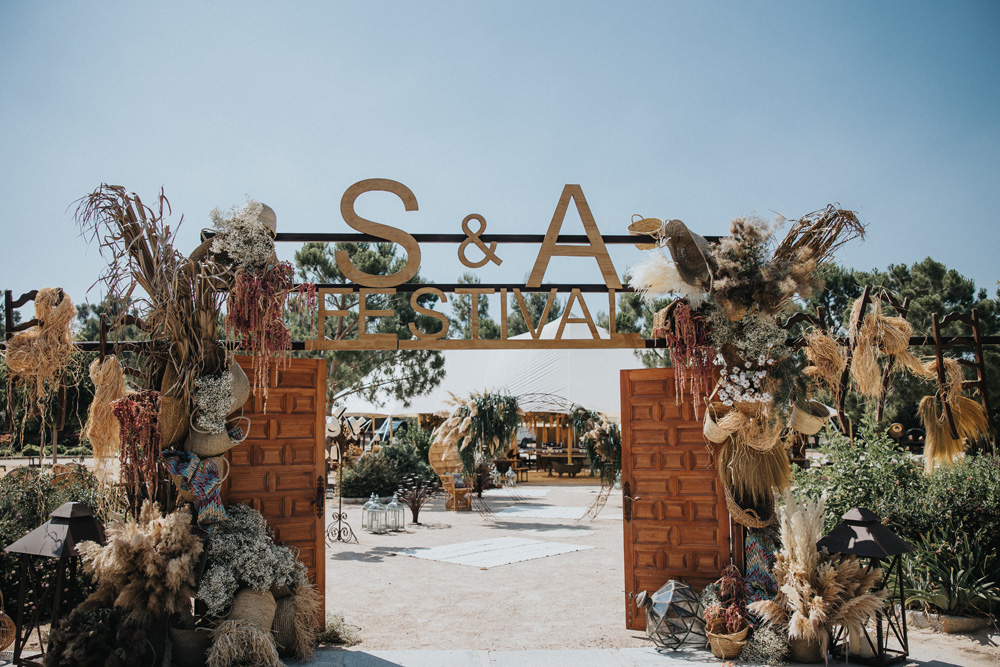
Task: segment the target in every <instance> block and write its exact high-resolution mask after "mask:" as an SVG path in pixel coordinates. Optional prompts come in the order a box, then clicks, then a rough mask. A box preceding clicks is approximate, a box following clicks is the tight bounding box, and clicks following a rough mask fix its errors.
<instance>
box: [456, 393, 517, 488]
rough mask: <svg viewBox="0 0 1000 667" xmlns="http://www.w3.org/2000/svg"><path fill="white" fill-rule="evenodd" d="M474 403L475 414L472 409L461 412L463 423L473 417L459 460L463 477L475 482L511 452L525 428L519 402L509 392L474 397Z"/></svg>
mask: <svg viewBox="0 0 1000 667" xmlns="http://www.w3.org/2000/svg"><path fill="white" fill-rule="evenodd" d="M470 403H473V404H474V405H475V408H476V410H475V412H472V411H471V410H470V408H469V406H468V405H464V406H462V407H460V408H459V409H458V414H460V415H461V417H462V418H463V419H466V418H470V417H471V422H470V424H469V432H468V433H467V434H466V436H465V438H464V439H463V441H462V444H461V445H460V446H459V450H458V456H459V458H460V459H461V460H462V473H463V474H465V475H466V476H467V477H470V478H474V477H475V476H476V473H477V471H479V472H482V471H481V470H480V468H483V469H485V466H487V465H489V464H490V463H492V462H493V461H495V460H496V459H498V458H500V457H501V456H503V455H504V454H506V453H507V451H508V450H509V449H510V443H511V442H512V441H513V440H514V436H515V435H516V434H517V427H518V426H520V424H521V414H520V413H519V412H518V408H517V398H516V397H515V396H511V395H510V394H508V393H506V392H502V393H493V394H483V395H481V396H474V397H473V398H472V399H471V401H470Z"/></svg>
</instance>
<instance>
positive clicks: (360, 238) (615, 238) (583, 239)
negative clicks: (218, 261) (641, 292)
mask: <svg viewBox="0 0 1000 667" xmlns="http://www.w3.org/2000/svg"><path fill="white" fill-rule="evenodd" d="M213 236H215V232H212V231H204V232H202V238H204V239H210V238H212V237H213ZM410 236H412V237H413V239H414V240H415V241H416V242H417V243H461V242H462V241H465V240H466V239H468V238H469V236H468V235H466V234H410ZM475 238H478V239H479V240H481V241H482V242H483V243H490V242H491V241H495V242H496V243H539V244H540V243H542V241H544V240H545V235H544V234H482V235H479V236H478V237H475ZM721 238H722V237H721V236H706V237H705V239H706V240H707V241H708V242H709V243H718V241H719V239H721ZM274 240H275V241H278V242H287V243H305V242H308V241H321V242H324V243H391V241H386V240H385V239H383V238H381V237H378V236H372V235H371V234H358V233H356V232H355V233H351V232H327V233H320V232H278V233H277V234H275V236H274ZM601 240H603V241H604V243H606V244H609V245H631V244H635V243H656V241H657V239H656V237H655V236H652V235H650V234H635V235H633V234H608V235H602V236H601ZM556 243H559V244H563V243H584V244H589V243H590V238H589V237H588V236H587V235H586V234H560V235H559V236H558V237H557V238H556Z"/></svg>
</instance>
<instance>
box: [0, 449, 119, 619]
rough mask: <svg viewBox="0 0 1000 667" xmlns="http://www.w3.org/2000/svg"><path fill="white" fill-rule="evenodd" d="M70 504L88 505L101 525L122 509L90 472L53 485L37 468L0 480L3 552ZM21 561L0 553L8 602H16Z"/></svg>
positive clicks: (2, 586) (1, 588)
mask: <svg viewBox="0 0 1000 667" xmlns="http://www.w3.org/2000/svg"><path fill="white" fill-rule="evenodd" d="M71 501H76V502H82V503H86V504H87V506H88V507H90V508H91V509H92V510H93V511H94V514H95V515H96V516H97V518H98V519H99V520H101V521H102V522H103V521H107V520H108V518H109V514H110V513H111V512H113V511H115V510H120V509H121V505H120V502H119V501H118V500H116V498H115V497H114V496H113V495H112V492H111V491H110V489H109V487H105V486H103V485H102V484H101V483H100V481H99V480H98V479H97V478H96V477H95V476H94V475H93V474H91V473H90V472H81V473H79V474H77V473H74V474H70V475H66V476H63V477H60V478H59V479H58V480H55V482H53V475H52V473H50V472H47V471H42V470H40V469H38V468H34V467H27V466H25V467H19V468H15V469H14V470H11V471H10V472H9V473H8V474H7V475H6V476H4V477H3V478H2V479H0V548H3V547H6V546H7V545H9V544H12V543H13V542H15V541H16V540H19V539H20V538H21V537H23V536H24V535H26V534H27V533H29V532H30V531H32V530H34V529H35V528H37V527H38V526H40V525H42V524H43V523H45V522H46V521H48V520H49V515H50V514H52V512H54V511H55V510H56V509H57V508H58V507H59V506H60V505H62V504H63V503H67V502H71ZM19 558H20V556H18V555H17V554H9V553H7V552H2V551H0V591H2V592H3V596H4V599H5V600H16V599H17V586H18V583H19V580H18V577H19V574H18V573H19V572H20V565H19V562H18V559H19Z"/></svg>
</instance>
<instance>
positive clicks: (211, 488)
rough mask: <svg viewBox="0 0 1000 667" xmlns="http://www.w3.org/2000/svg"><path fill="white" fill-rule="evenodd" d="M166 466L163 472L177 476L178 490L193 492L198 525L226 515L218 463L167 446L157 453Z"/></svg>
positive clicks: (214, 521)
mask: <svg viewBox="0 0 1000 667" xmlns="http://www.w3.org/2000/svg"><path fill="white" fill-rule="evenodd" d="M160 457H161V458H162V459H163V461H164V463H165V464H166V466H167V472H169V473H170V474H171V475H177V476H178V477H180V479H181V484H180V488H181V490H182V491H190V492H191V493H192V494H194V506H195V509H197V510H198V525H199V526H207V525H209V524H213V523H216V522H218V521H222V520H223V519H225V518H226V508H225V507H223V506H222V494H221V492H220V487H221V486H222V479H220V477H219V465H218V463H216V462H215V460H214V459H211V458H208V459H205V460H200V459H199V458H198V455H197V454H195V453H193V452H178V451H173V450H167V451H164V452H161V453H160Z"/></svg>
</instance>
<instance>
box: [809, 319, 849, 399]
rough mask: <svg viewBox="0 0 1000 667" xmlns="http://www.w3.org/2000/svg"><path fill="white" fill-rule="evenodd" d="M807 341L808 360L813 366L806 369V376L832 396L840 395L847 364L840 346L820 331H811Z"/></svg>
mask: <svg viewBox="0 0 1000 667" xmlns="http://www.w3.org/2000/svg"><path fill="white" fill-rule="evenodd" d="M805 340H806V358H807V359H809V363H810V364H811V365H809V366H807V367H806V369H805V374H806V375H808V376H809V377H810V378H812V379H813V380H814V381H815V382H816V383H817V384H818V385H819V386H820V387H821V388H823V389H825V390H826V391H828V392H830V394H831V395H832V396H836V395H837V394H838V393H840V378H841V377H842V376H843V374H844V366H845V365H846V363H847V362H846V361H845V359H844V353H843V350H841V347H840V344H839V343H837V341H836V340H834V339H833V337H831V336H828V335H827V334H825V333H823V332H821V331H819V330H818V329H812V330H811V331H809V332H808V333H807V334H806V335H805Z"/></svg>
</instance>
